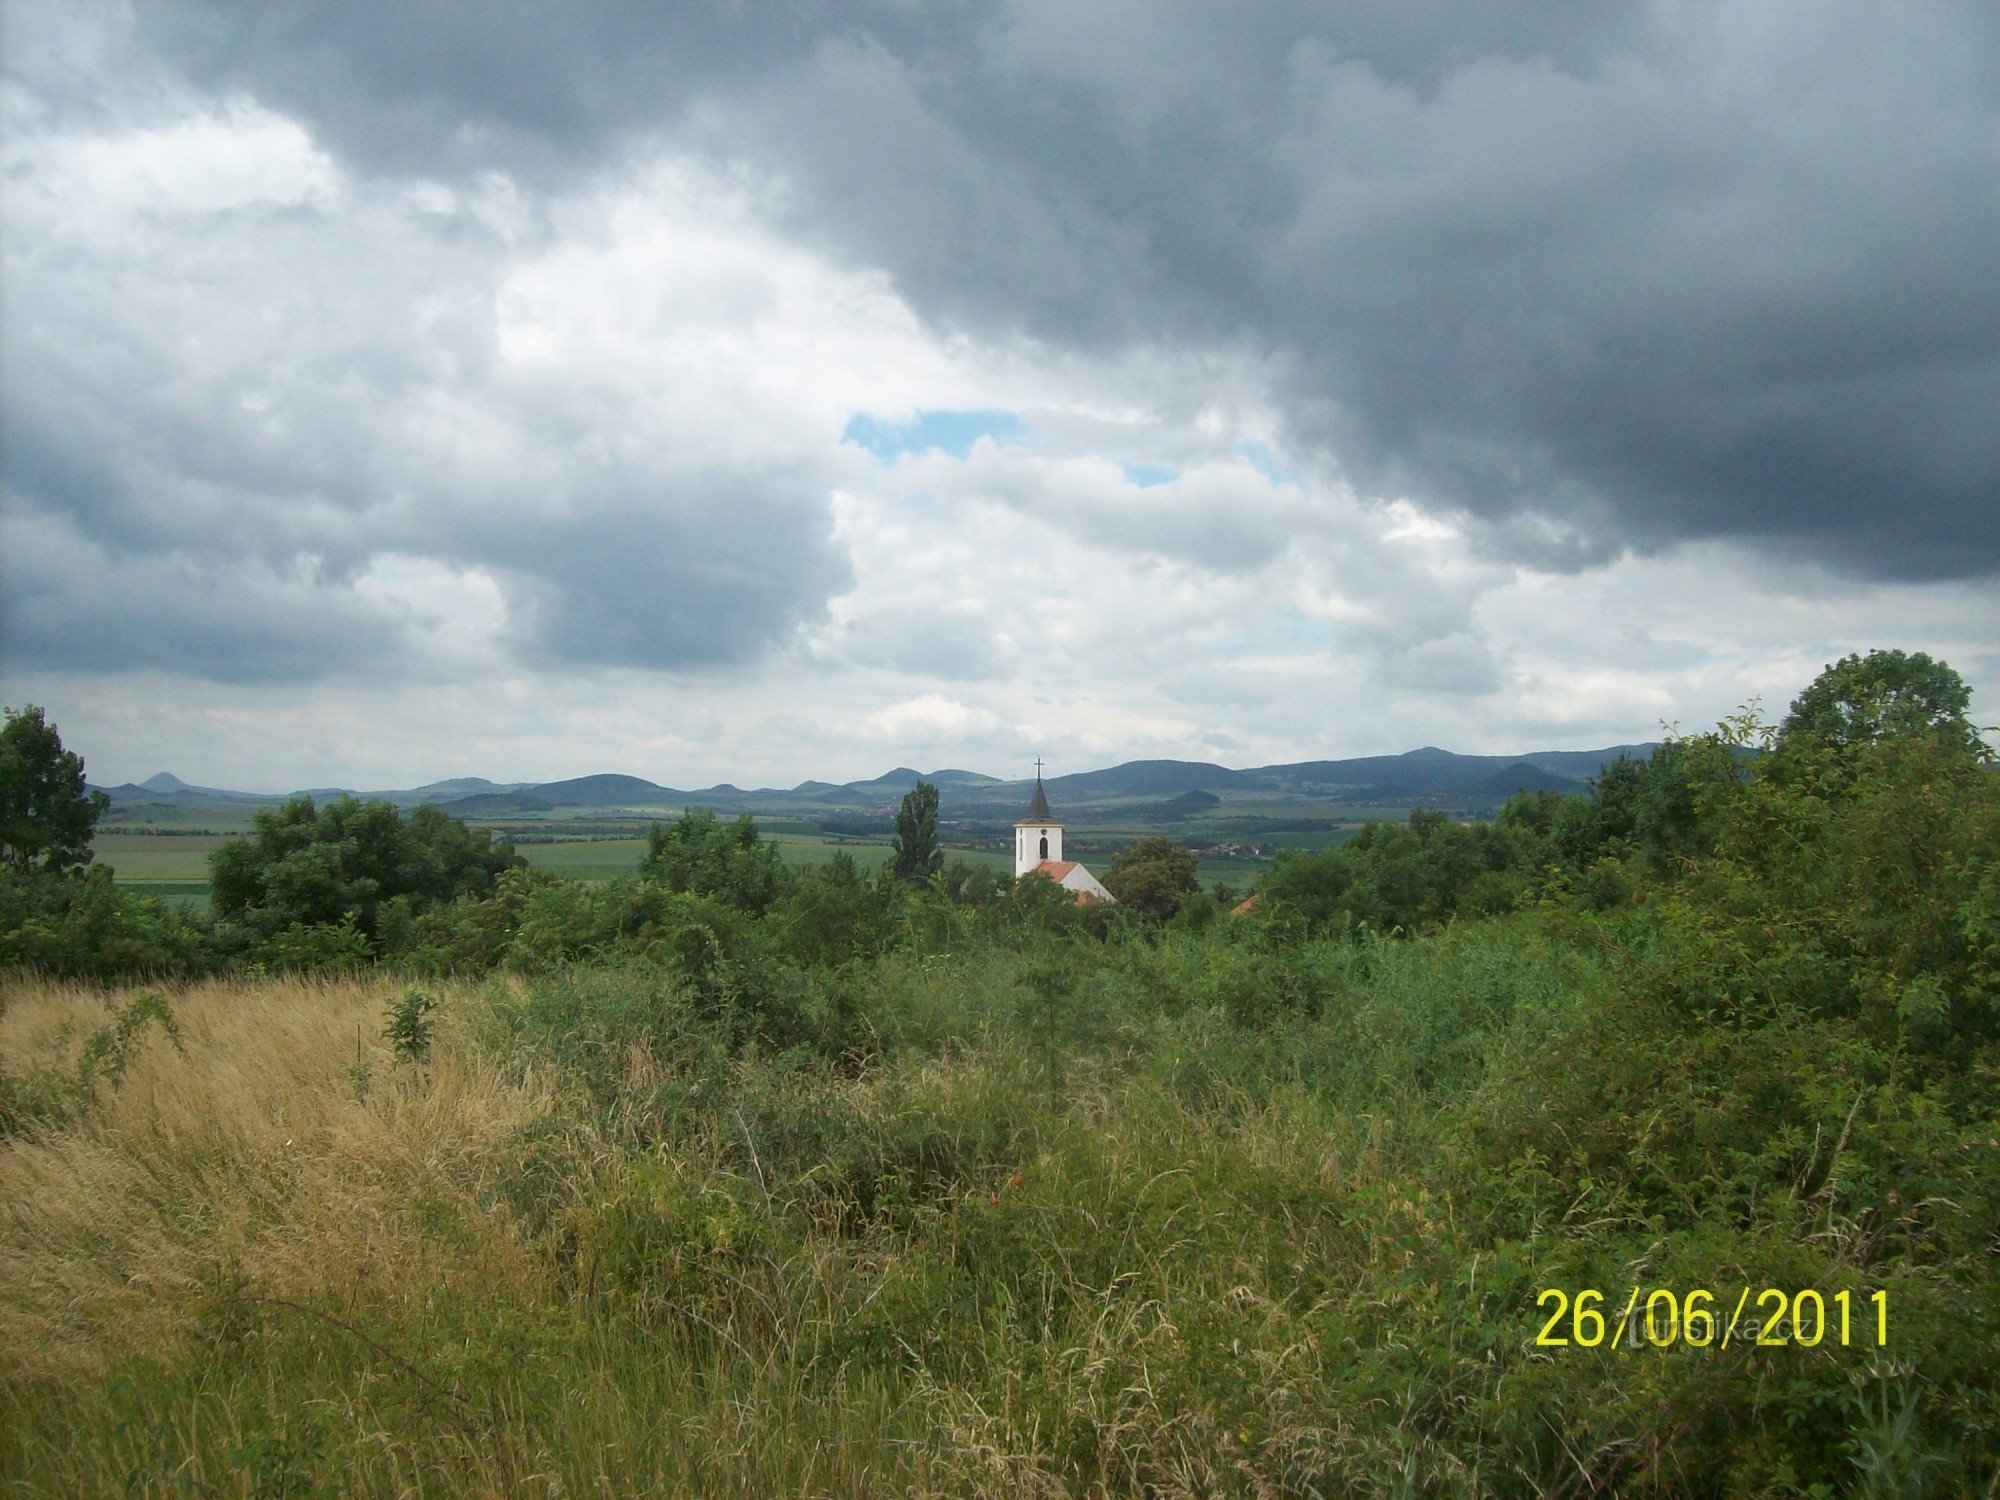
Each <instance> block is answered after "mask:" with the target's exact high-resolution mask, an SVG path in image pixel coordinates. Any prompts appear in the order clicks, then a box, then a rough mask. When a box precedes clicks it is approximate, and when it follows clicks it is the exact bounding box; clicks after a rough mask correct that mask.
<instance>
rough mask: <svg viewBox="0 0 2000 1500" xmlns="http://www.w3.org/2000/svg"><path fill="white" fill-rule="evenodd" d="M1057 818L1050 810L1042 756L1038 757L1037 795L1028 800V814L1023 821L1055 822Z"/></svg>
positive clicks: (1036, 766) (1036, 761)
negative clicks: (1045, 787)
mask: <svg viewBox="0 0 2000 1500" xmlns="http://www.w3.org/2000/svg"><path fill="white" fill-rule="evenodd" d="M1055 818H1056V815H1055V814H1054V813H1052V812H1050V811H1049V797H1048V793H1046V792H1044V791H1043V790H1042V762H1041V759H1040V757H1037V758H1036V760H1035V795H1034V796H1033V797H1031V798H1030V799H1029V800H1028V816H1027V817H1026V818H1025V819H1023V821H1024V822H1028V823H1053V822H1054V821H1055Z"/></svg>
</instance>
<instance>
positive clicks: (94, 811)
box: [0, 703, 111, 875]
mask: <svg viewBox="0 0 2000 1500" xmlns="http://www.w3.org/2000/svg"><path fill="white" fill-rule="evenodd" d="M6 715H7V722H6V725H5V727H0V864H5V865H6V866H8V867H9V868H11V869H14V870H17V871H20V872H23V873H33V874H42V875H64V874H68V873H69V872H70V871H72V870H77V869H81V868H82V867H83V866H84V865H87V864H89V863H90V836H91V833H92V831H93V830H94V829H95V828H96V827H97V820H98V819H99V818H100V817H102V816H103V815H104V809H105V808H107V807H108V806H110V805H111V799H110V798H108V797H106V796H105V795H104V793H102V792H93V791H89V790H87V789H86V788H85V786H84V781H83V757H82V756H80V755H78V754H77V753H76V752H75V751H73V750H65V749H63V742H62V736H61V735H59V734H57V733H56V726H55V725H53V724H51V723H49V722H48V720H47V719H46V718H45V717H44V716H43V714H42V710H41V709H39V708H37V707H35V705H34V704H32V703H30V704H28V705H27V706H26V707H24V708H23V709H22V710H21V711H20V712H19V713H16V712H15V711H14V710H13V709H11V708H10V709H7V710H6Z"/></svg>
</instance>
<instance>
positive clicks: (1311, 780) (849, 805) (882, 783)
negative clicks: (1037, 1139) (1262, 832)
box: [104, 744, 1654, 819]
mask: <svg viewBox="0 0 2000 1500" xmlns="http://www.w3.org/2000/svg"><path fill="white" fill-rule="evenodd" d="M1653 749H1654V746H1653V745H1652V744H1640V745H1612V746H1608V747H1607V748H1605V749H1602V750H1537V751H1532V752H1530V753H1528V754H1525V755H1459V754H1457V753H1455V752H1453V751H1450V750H1440V749H1438V748H1436V747H1435V746H1425V747H1424V748H1423V749H1421V750H1411V751H1409V752H1407V753H1405V754H1402V755H1367V756H1359V757H1356V758H1354V759H1350V760H1309V761H1298V762H1294V763H1292V764H1288V765H1276V766H1256V767H1252V768H1250V769H1247V770H1231V769H1230V768H1229V767H1227V766H1219V765H1214V764H1211V763H1208V762H1205V761H1188V760H1132V761H1126V762H1125V763H1124V764H1123V765H1117V766H1108V767H1106V768H1104V769H1103V770H1098V771H1078V772H1073V773H1072V774H1070V775H1067V776H1057V777H1054V778H1052V779H1050V780H1049V781H1048V782H1047V783H1046V786H1047V788H1048V794H1049V799H1050V800H1051V802H1053V803H1054V804H1055V805H1056V808H1057V810H1058V812H1060V811H1061V809H1062V808H1063V806H1064V805H1065V804H1071V805H1092V806H1102V805H1105V804H1110V803H1117V802H1121V801H1140V800H1145V801H1148V802H1152V801H1155V800H1157V799H1160V798H1176V799H1177V798H1183V797H1185V796H1186V795H1187V794H1189V793H1194V792H1200V793H1206V794H1223V795H1225V796H1227V795H1228V794H1235V797H1237V798H1249V797H1257V798H1268V799H1272V800H1277V801H1300V802H1313V803H1328V802H1331V803H1345V804H1353V805H1360V806H1369V805H1395V804H1436V805H1448V806H1453V807H1460V808H1466V809H1471V810H1478V809H1482V808H1490V807H1493V806H1497V805H1498V804H1499V803H1501V802H1503V801H1505V800H1506V799H1507V798H1508V797H1510V796H1512V795H1513V794H1514V793H1515V792H1518V791H1554V792H1576V791H1582V790H1584V789H1585V787H1586V786H1587V785H1588V783H1589V781H1590V779H1591V778H1592V777H1594V776H1596V775H1597V774H1598V772H1599V771H1600V770H1602V769H1603V768H1604V767H1605V766H1606V765H1608V764H1609V763H1611V762H1612V761H1614V760H1616V759H1618V758H1619V757H1620V756H1623V755H1629V756H1633V757H1635V758H1643V757H1645V756H1647V755H1650V754H1651V753H1652V751H1653ZM919 780H924V781H929V782H930V783H932V784H933V785H934V786H936V787H937V788H938V789H939V791H940V793H941V800H942V801H943V803H944V804H945V806H946V810H947V811H949V812H950V813H952V814H953V815H954V816H956V817H960V818H1008V819H1011V817H1012V815H1013V810H1015V809H1016V808H1017V807H1019V806H1025V805H1026V803H1027V798H1028V792H1029V789H1030V786H1031V783H1030V782H1029V781H1027V780H1020V781H1003V780H1001V779H1000V778H998V777H995V776H986V775H982V774H980V773H979V772H977V771H961V770H950V769H947V770H941V771H931V772H927V773H920V772H917V771H914V770H912V769H910V768H909V767H907V766H898V767H896V768H895V769H894V770H892V771H887V772H885V773H883V774H882V775H880V776H877V777H873V778H871V779H869V780H866V781H850V782H845V783H841V784H835V783H832V782H825V781H803V782H800V783H799V784H798V785H797V786H795V787H792V788H790V789H789V790H784V789H779V788H774V787H764V788H759V789H756V790H752V791H744V790H743V789H741V788H739V787H735V786H731V785H728V784H727V783H724V784H722V785H718V786H712V787H707V788H703V789H700V790H687V791H683V790H677V789H675V788H673V787H669V786H661V785H659V784H658V783H657V782H652V781H647V780H646V779H645V778H643V777H639V776H625V775H620V774H617V773H604V774H600V775H596V776H577V777H572V778H570V779H568V780H565V781H546V782H494V781H488V780H486V779H485V778H483V777H479V776H455V777H452V778H450V779H449V780H445V781H433V782H429V783H427V784H426V785H424V786H419V787H412V788H409V789H407V790H400V791H377V792H355V793H353V795H355V796H360V797H364V798H377V799H380V800H383V801H388V802H394V803H397V804H398V805H401V806H414V805H418V804H422V803H430V804H433V805H436V806H440V807H444V808H446V809H448V810H450V811H453V812H456V813H459V814H461V815H464V816H467V817H496V816H505V815H507V814H527V813H541V812H550V811H553V810H555V809H557V808H563V807H573V808H630V809H633V810H647V811H655V812H657V811H659V810H661V809H676V808H679V807H683V806H688V807H713V808H717V809H718V810H741V811H751V812H755V811H762V812H785V811H790V810H794V809H796V810H797V811H798V812H800V813H804V814H814V813H822V812H828V811H834V810H843V811H845V810H853V811H860V812H872V811H878V810H880V809H882V808H889V807H893V806H894V805H895V804H896V803H897V802H899V801H900V800H901V799H902V797H903V795H904V793H906V792H907V791H908V790H909V789H910V788H911V787H912V786H914V785H915V784H916V783H917V782H918V781H919ZM104 790H105V791H106V792H108V793H109V794H110V796H111V800H112V802H113V803H114V804H115V805H116V804H128V805H129V804H145V803H149V802H153V803H174V804H179V805H190V804H194V805H198V804H200V803H201V802H203V801H224V802H230V803H236V804H241V803H246V802H247V803H275V802H279V801H282V800H284V799H283V798H281V797H276V796H270V795H265V794H259V793H255V792H235V791H226V790H223V789H221V788H217V787H200V786H190V785H189V784H188V783H186V782H184V781H182V780H181V779H180V778H179V777H177V776H174V775H171V774H169V773H167V772H164V771H163V772H161V773H160V774H159V775H157V776H153V777H149V778H148V779H147V780H145V781H143V782H140V783H137V784H133V783H129V782H128V783H126V784H125V785H123V786H114V787H106V788H104ZM292 795H294V796H296V795H299V794H298V793H293V794H292ZM305 795H308V796H311V797H313V798H314V799H315V800H321V799H327V798H332V797H337V796H342V795H346V793H345V792H344V791H343V789H340V788H330V787H315V788H310V789H308V791H307V792H306V793H305Z"/></svg>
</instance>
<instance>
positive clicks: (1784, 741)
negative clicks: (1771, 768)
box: [1778, 651, 1989, 758]
mask: <svg viewBox="0 0 2000 1500" xmlns="http://www.w3.org/2000/svg"><path fill="white" fill-rule="evenodd" d="M1971 703H1972V690H1971V689H1970V688H1968V687H1967V686H1966V685H1965V679H1964V678H1962V677H1960V676H1959V675H1958V673H1957V672H1955V671H1953V670H1952V669H1951V668H1950V667H1949V666H1947V665H1945V663H1943V662H1941V661H1934V660H1932V659H1931V658H1930V657H1928V656H1926V655H1925V654H1924V653H1923V652H1921V651H1916V652H1905V651H1870V652H1869V653H1868V654H1867V655H1865V656H1862V655H1853V656H1843V657H1842V658H1841V659H1840V660H1839V661H1837V662H1835V663H1834V664H1833V665H1832V666H1830V667H1828V668H1827V669H1826V670H1825V671H1823V672H1821V673H1820V674H1819V676H1818V677H1816V678H1814V679H1813V681H1812V684H1811V685H1810V686H1809V687H1807V688H1806V690H1805V691H1804V692H1802V693H1800V694H1799V696H1798V697H1797V698H1796V699H1795V700H1794V701H1793V703H1792V707H1791V711H1790V712H1789V713H1787V714H1786V715H1785V720H1784V723H1783V724H1782V725H1781V726H1779V731H1778V743H1779V745H1780V747H1787V746H1797V745H1799V744H1800V743H1801V742H1804V741H1811V742H1815V743H1817V744H1820V745H1825V746H1829V747H1831V748H1833V749H1836V750H1846V749H1849V748H1851V747H1853V746H1856V745H1866V744H1872V743H1875V742H1877V741H1880V740H1884V739H1907V738H1909V737H1911V736H1915V735H1928V736H1935V737H1937V738H1939V739H1942V740H1943V741H1944V742H1945V743H1946V744H1948V745H1950V746H1952V747H1954V748H1956V749H1958V750H1959V751H1961V752H1962V753H1965V754H1968V755H1974V756H1980V757H1982V758H1984V757H1985V756H1986V755H1987V754H1988V753H1989V752H1987V751H1986V750H1985V747H1984V746H1983V744H1982V743H1981V741H1980V738H1979V732H1978V730H1977V728H1976V727H1975V726H1974V725H1973V723H1972V720H1971V718H1970V717H1968V715H1967V709H1968V708H1969V707H1970V706H1971Z"/></svg>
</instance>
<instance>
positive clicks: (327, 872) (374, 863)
mask: <svg viewBox="0 0 2000 1500" xmlns="http://www.w3.org/2000/svg"><path fill="white" fill-rule="evenodd" d="M521 863H522V861H521V859H520V857H519V856H518V855H516V854H515V853H514V850H513V848H512V846H511V845H508V844H504V843H500V844H496V843H494V842H493V837H492V835H491V834H490V833H489V832H488V831H487V830H485V829H483V828H481V829H473V828H468V827H466V825H465V824H463V823H461V822H460V821H459V820H458V819H456V818H454V817H452V816H451V815H450V814H449V813H445V812H441V811H439V810H438V809H437V808H435V807H419V808H417V809H416V810H415V811H414V812H412V813H411V814H410V815H409V816H408V817H407V818H405V817H403V816H402V815H401V814H400V813H398V812H397V810H396V809H395V808H394V807H393V806H391V805H390V804H389V803H387V802H361V801H357V800H356V799H355V798H353V797H342V798H340V799H338V800H337V801H334V802H329V803H328V804H327V805H326V806H324V807H316V806H314V804H313V800H312V798H310V797H294V798H292V799H291V800H290V801H289V802H286V803H284V804H283V805H282V806H280V807H277V808H264V809H260V810H259V811H258V813H257V817H256V824H255V831H254V832H253V833H252V835H251V836H250V837H249V838H245V839H237V840H234V841H232V842H230V843H227V844H225V845H223V846H222V847H221V848H220V849H217V850H216V851H215V853H213V854H212V855H210V856H209V902H210V905H211V906H212V907H213V909H214V911H215V915H216V916H217V917H218V918H219V919H221V920H222V921H223V922H224V923H227V924H229V925H231V926H233V927H235V928H236V929H237V930H238V931H239V932H240V933H242V934H244V935H246V936H247V937H248V938H249V939H250V940H251V941H252V942H253V943H255V942H269V941H272V940H275V939H277V938H278V937H279V935H280V934H282V933H284V932H286V931H287V930H289V929H293V928H316V927H335V926H340V925H342V924H347V925H349V926H351V927H352V928H353V930H354V931H355V932H356V933H358V934H359V935H360V937H361V939H362V940H363V941H364V942H365V944H366V945H367V948H368V951H370V952H372V953H377V954H379V953H380V952H382V951H383V941H382V939H383V935H384V932H385V929H387V928H394V929H399V930H400V929H404V928H407V927H408V925H409V923H410V920H411V919H412V918H413V917H415V916H419V915H421V914H423V913H425V912H427V911H429V910H431V909H432V908H433V907H437V906H442V905H445V904H447V903H449V902H453V901H456V900H458V899H459V898H461V897H464V896H478V895H484V894H486V893H488V892H490V891H491V890H492V889H493V884H494V881H495V880H496V879H497V878H498V877H499V876H500V874H501V873H502V872H503V871H506V870H509V869H512V868H514V867H516V866H517V865H519V864H521ZM294 946H295V945H294ZM286 951H288V952H289V951H291V950H290V949H289V948H287V949H286Z"/></svg>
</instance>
